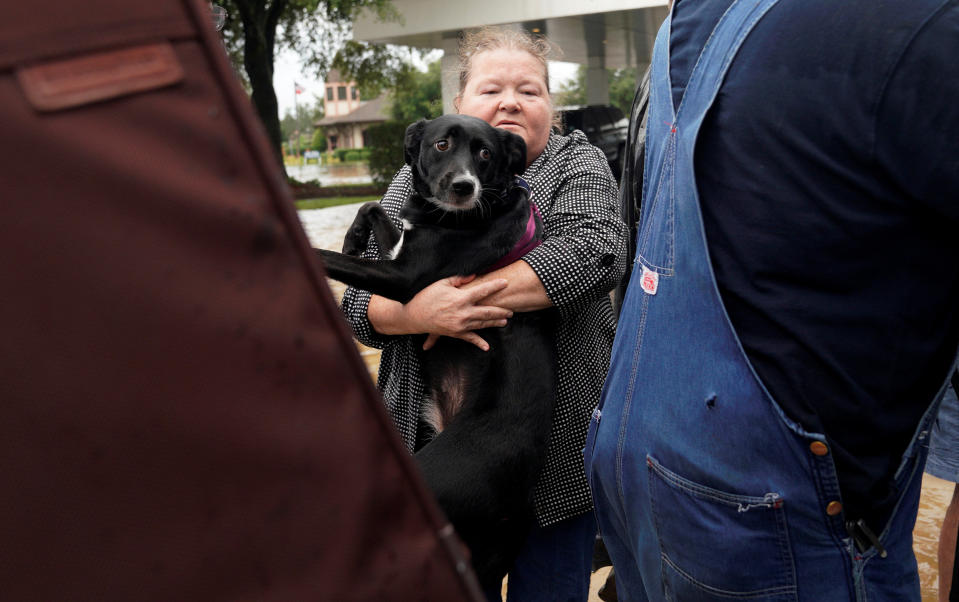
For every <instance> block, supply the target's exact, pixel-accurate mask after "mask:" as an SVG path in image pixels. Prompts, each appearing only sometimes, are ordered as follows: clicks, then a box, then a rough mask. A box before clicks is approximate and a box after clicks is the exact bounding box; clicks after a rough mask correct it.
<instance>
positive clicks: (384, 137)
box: [367, 61, 443, 186]
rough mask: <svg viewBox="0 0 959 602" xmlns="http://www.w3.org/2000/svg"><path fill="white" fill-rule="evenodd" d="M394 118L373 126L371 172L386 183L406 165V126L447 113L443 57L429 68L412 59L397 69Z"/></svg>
mask: <svg viewBox="0 0 959 602" xmlns="http://www.w3.org/2000/svg"><path fill="white" fill-rule="evenodd" d="M389 108H390V116H391V119H390V120H389V121H386V122H384V123H381V124H378V125H375V126H372V127H370V128H369V129H368V130H367V132H368V133H369V136H370V147H371V149H372V150H371V152H370V159H369V164H370V175H372V176H373V181H374V182H376V183H377V184H379V185H383V186H385V185H386V184H388V183H389V182H390V180H391V179H392V178H393V175H394V174H395V173H396V171H397V170H398V169H399V168H400V167H402V166H403V135H404V133H405V132H406V127H407V126H408V125H409V124H410V123H412V122H414V121H418V120H420V119H433V118H434V117H439V116H440V115H442V114H443V101H442V83H441V78H440V61H435V62H433V63H431V64H430V65H429V66H428V67H427V70H426V71H425V72H423V71H419V70H417V69H416V68H414V67H413V66H412V65H410V64H409V63H406V64H404V65H402V66H401V67H400V68H399V69H397V70H396V72H395V75H394V83H393V87H392V88H391V90H390V92H389Z"/></svg>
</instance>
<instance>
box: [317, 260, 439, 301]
mask: <svg viewBox="0 0 959 602" xmlns="http://www.w3.org/2000/svg"><path fill="white" fill-rule="evenodd" d="M314 250H315V251H316V253H317V254H318V255H319V256H320V257H321V258H322V259H323V263H324V264H325V266H326V272H327V274H328V275H329V276H330V278H333V279H334V280H339V281H340V282H343V283H345V284H348V285H350V286H355V287H356V288H360V289H363V290H366V291H370V292H371V293H374V294H376V295H380V296H382V297H386V298H387V299H393V300H395V301H399V302H401V303H406V302H407V301H409V300H410V299H412V298H413V295H415V294H416V293H417V292H418V291H419V289H420V288H422V286H418V284H419V282H418V280H419V278H418V274H417V273H413V272H412V271H411V270H410V269H409V266H407V265H405V264H404V263H402V262H399V261H392V260H389V259H366V258H364V257H351V256H349V255H343V254H342V253H337V252H336V251H327V250H326V249H314Z"/></svg>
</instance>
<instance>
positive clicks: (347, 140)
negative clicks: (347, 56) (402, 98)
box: [315, 69, 388, 150]
mask: <svg viewBox="0 0 959 602" xmlns="http://www.w3.org/2000/svg"><path fill="white" fill-rule="evenodd" d="M325 85H326V94H325V95H324V101H323V108H324V117H323V119H321V120H319V121H318V122H316V124H315V125H316V126H317V127H323V128H325V131H326V146H327V150H333V149H336V148H363V147H364V146H369V139H368V137H367V133H366V130H367V128H369V126H371V125H374V124H377V123H382V122H384V121H386V120H387V118H388V115H387V113H386V107H385V96H380V97H378V98H374V99H372V100H363V99H362V98H360V91H359V88H358V87H357V85H356V82H353V81H350V82H347V81H343V77H342V76H341V75H340V72H339V71H337V70H336V69H331V70H330V72H329V74H327V76H326V84H325Z"/></svg>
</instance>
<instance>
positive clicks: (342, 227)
mask: <svg viewBox="0 0 959 602" xmlns="http://www.w3.org/2000/svg"><path fill="white" fill-rule="evenodd" d="M291 175H292V174H291ZM294 177H296V176H294ZM359 206H360V203H357V204H355V205H340V206H338V207H330V208H328V209H311V210H305V211H300V212H299V215H300V221H301V222H302V223H303V228H304V230H305V231H306V233H307V236H308V237H309V239H310V241H311V242H312V243H313V246H315V247H319V248H323V249H333V250H335V251H338V250H340V248H341V246H342V244H343V235H344V233H345V232H346V229H347V228H348V227H349V225H350V223H352V221H353V217H354V216H355V215H356V210H357V209H358V208H359ZM330 286H331V289H332V290H333V293H334V296H335V297H336V298H337V299H339V298H340V297H341V296H342V294H343V290H344V288H345V287H344V286H343V285H342V284H340V283H339V282H335V281H332V280H331V281H330ZM357 345H358V347H359V349H360V353H361V355H362V356H363V359H364V361H365V362H366V365H367V367H369V369H370V374H371V375H372V376H373V377H374V378H375V377H376V367H377V365H378V363H379V358H380V353H379V350H376V349H369V348H367V347H364V346H363V345H360V344H359V343H358V344H357ZM952 489H953V484H952V483H950V482H948V481H943V480H941V479H937V478H936V477H933V476H929V475H923V482H922V496H921V498H920V501H919V515H918V517H917V519H916V528H915V529H914V531H913V549H914V550H915V552H916V559H917V561H918V562H919V578H920V582H921V586H922V602H936V601H937V600H938V592H939V585H938V574H939V560H938V557H937V546H938V542H939V528H940V526H941V525H942V518H943V515H944V514H945V512H946V506H948V505H949V500H950V499H951V498H952ZM608 572H609V569H605V568H604V569H600V570H599V571H597V572H596V573H594V575H593V580H592V585H591V587H590V597H589V601H590V602H600V598H599V596H598V595H597V593H596V592H597V591H598V590H599V588H600V586H601V585H602V584H603V582H604V581H605V579H606V574H607V573H608Z"/></svg>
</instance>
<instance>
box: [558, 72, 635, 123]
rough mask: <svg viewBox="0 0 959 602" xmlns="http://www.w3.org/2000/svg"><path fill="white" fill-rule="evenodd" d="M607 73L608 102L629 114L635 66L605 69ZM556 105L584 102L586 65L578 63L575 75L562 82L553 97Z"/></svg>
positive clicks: (581, 103) (633, 89)
mask: <svg viewBox="0 0 959 602" xmlns="http://www.w3.org/2000/svg"><path fill="white" fill-rule="evenodd" d="M606 71H607V73H608V75H609V104H611V105H613V106H614V107H618V108H619V109H620V110H621V111H622V112H623V114H624V115H626V116H629V111H630V109H631V108H632V106H633V96H634V95H635V94H636V68H635V67H626V68H625V69H607V70H606ZM553 101H554V103H555V104H556V105H557V106H566V105H584V104H586V67H584V66H582V65H580V66H579V67H578V68H577V69H576V76H575V77H574V78H573V79H571V80H569V81H568V82H566V83H564V84H563V85H562V86H561V87H560V89H559V90H558V91H557V92H556V94H555V95H554V99H553Z"/></svg>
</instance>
